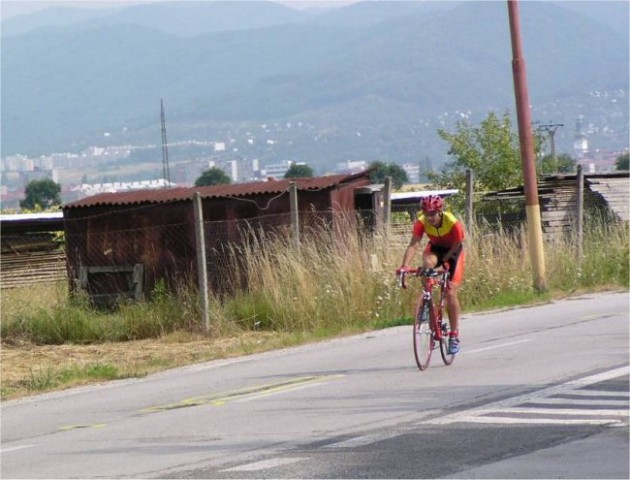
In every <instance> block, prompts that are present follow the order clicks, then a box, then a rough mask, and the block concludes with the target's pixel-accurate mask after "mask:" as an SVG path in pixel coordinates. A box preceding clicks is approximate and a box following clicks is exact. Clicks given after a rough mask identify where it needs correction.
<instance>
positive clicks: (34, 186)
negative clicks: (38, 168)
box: [20, 178, 61, 210]
mask: <svg viewBox="0 0 630 480" xmlns="http://www.w3.org/2000/svg"><path fill="white" fill-rule="evenodd" d="M60 194H61V185H59V184H58V183H55V182H54V181H53V180H52V179H50V178H44V179H42V180H32V181H30V182H29V183H28V185H26V188H25V189H24V195H25V197H26V198H24V200H21V201H20V207H21V208H25V209H28V210H32V209H34V208H37V206H39V207H40V208H42V209H44V210H46V209H47V208H50V207H52V206H54V205H60V204H61V196H60Z"/></svg>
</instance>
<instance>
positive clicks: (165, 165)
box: [160, 98, 171, 187]
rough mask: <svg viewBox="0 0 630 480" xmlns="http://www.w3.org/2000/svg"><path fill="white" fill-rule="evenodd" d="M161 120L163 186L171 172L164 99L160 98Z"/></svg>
mask: <svg viewBox="0 0 630 480" xmlns="http://www.w3.org/2000/svg"><path fill="white" fill-rule="evenodd" d="M160 109H161V115H160V117H161V120H162V174H163V176H164V186H165V187H168V186H169V184H170V182H171V172H170V171H169V168H168V143H167V142H166V119H165V117H164V100H162V99H161V98H160Z"/></svg>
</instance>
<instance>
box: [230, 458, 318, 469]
mask: <svg viewBox="0 0 630 480" xmlns="http://www.w3.org/2000/svg"><path fill="white" fill-rule="evenodd" d="M302 460H307V459H306V458H305V457H278V458H270V459H268V460H261V461H259V462H254V463H246V464H245V465H239V466H238V467H232V468H226V469H224V470H221V471H222V472H253V471H255V470H266V469H268V468H274V467H280V466H282V465H289V464H291V463H297V462H301V461H302Z"/></svg>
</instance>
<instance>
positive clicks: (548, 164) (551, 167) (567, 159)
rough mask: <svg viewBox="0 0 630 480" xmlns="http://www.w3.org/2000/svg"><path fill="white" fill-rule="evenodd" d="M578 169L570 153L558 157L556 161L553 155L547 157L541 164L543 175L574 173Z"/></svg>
mask: <svg viewBox="0 0 630 480" xmlns="http://www.w3.org/2000/svg"><path fill="white" fill-rule="evenodd" d="M576 169H577V162H576V161H575V159H574V158H572V157H571V155H569V154H568V153H561V154H560V155H556V158H555V159H554V158H553V157H552V156H551V155H545V156H544V157H543V159H542V162H541V174H543V175H550V174H554V173H574V172H575V171H576Z"/></svg>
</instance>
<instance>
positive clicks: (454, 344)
mask: <svg viewBox="0 0 630 480" xmlns="http://www.w3.org/2000/svg"><path fill="white" fill-rule="evenodd" d="M465 263H466V252H463V251H462V252H461V253H460V254H459V255H458V256H457V258H455V259H453V261H452V263H451V265H450V266H451V269H450V274H451V279H450V280H449V283H448V287H447V289H446V308H447V310H448V321H449V324H450V326H451V333H450V336H451V338H450V339H449V352H450V353H457V352H458V351H459V313H460V306H459V297H458V289H459V285H460V284H461V282H462V280H463V278H464V265H465Z"/></svg>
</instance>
